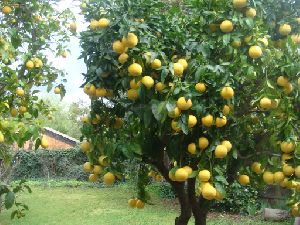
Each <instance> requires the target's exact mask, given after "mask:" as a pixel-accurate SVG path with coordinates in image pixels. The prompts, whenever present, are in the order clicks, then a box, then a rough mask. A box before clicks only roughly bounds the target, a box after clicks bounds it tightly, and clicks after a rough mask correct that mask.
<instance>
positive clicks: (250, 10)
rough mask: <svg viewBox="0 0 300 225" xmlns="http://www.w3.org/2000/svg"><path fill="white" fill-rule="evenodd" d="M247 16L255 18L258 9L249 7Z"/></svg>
mask: <svg viewBox="0 0 300 225" xmlns="http://www.w3.org/2000/svg"><path fill="white" fill-rule="evenodd" d="M246 16H247V17H250V18H254V17H255V16H256V10H255V9H253V8H248V9H247V10H246Z"/></svg>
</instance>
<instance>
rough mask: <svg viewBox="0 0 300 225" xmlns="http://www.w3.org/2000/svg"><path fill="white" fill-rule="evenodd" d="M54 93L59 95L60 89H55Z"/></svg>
mask: <svg viewBox="0 0 300 225" xmlns="http://www.w3.org/2000/svg"><path fill="white" fill-rule="evenodd" d="M54 93H55V94H57V95H58V94H60V88H59V87H55V88H54Z"/></svg>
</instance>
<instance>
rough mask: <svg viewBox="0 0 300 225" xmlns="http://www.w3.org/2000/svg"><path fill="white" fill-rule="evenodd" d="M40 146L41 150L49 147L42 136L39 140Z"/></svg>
mask: <svg viewBox="0 0 300 225" xmlns="http://www.w3.org/2000/svg"><path fill="white" fill-rule="evenodd" d="M41 146H42V148H48V147H49V143H48V140H47V139H46V138H45V137H44V136H43V137H42V139H41Z"/></svg>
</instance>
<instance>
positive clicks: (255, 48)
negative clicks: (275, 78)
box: [249, 45, 263, 59]
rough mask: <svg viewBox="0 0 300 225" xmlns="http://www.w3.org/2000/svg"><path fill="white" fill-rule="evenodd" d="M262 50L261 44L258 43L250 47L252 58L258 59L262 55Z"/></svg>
mask: <svg viewBox="0 0 300 225" xmlns="http://www.w3.org/2000/svg"><path fill="white" fill-rule="evenodd" d="M262 54H263V53H262V50H261V48H260V47H259V46H257V45H254V46H251V47H250V48H249V56H250V57H251V58H252V59H258V58H259V57H261V56H262Z"/></svg>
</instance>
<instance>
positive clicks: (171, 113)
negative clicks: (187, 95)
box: [168, 107, 181, 118]
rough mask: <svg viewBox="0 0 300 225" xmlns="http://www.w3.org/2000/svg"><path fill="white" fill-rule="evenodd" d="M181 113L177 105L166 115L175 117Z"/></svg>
mask: <svg viewBox="0 0 300 225" xmlns="http://www.w3.org/2000/svg"><path fill="white" fill-rule="evenodd" d="M180 114H181V110H180V109H179V108H178V107H175V109H174V111H171V112H168V116H169V117H171V118H177V117H179V116H180Z"/></svg>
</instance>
